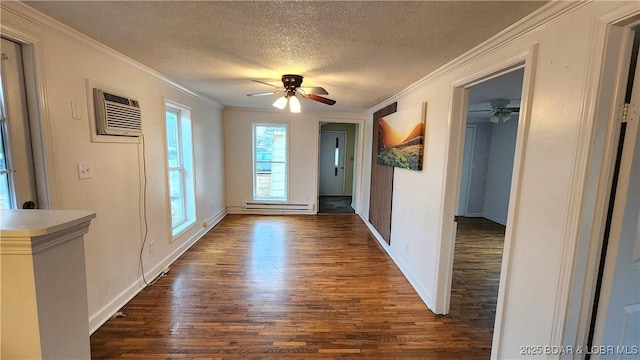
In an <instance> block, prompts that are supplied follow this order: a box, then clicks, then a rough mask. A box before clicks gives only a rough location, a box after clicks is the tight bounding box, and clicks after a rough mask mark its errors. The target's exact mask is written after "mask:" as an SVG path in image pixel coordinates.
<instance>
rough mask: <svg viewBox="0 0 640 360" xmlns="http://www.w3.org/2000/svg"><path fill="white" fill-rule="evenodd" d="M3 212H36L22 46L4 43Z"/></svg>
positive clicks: (0, 106) (0, 108)
mask: <svg viewBox="0 0 640 360" xmlns="http://www.w3.org/2000/svg"><path fill="white" fill-rule="evenodd" d="M1 49H2V54H1V59H2V60H1V61H0V63H1V65H0V77H1V83H2V86H1V87H0V209H20V208H37V206H38V204H37V196H36V186H35V174H34V167H33V154H32V150H31V133H30V131H29V119H28V113H27V101H26V92H25V84H24V72H23V65H22V53H21V46H20V44H17V43H15V42H12V41H9V40H6V39H4V38H3V39H2V47H1Z"/></svg>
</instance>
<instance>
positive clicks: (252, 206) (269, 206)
mask: <svg viewBox="0 0 640 360" xmlns="http://www.w3.org/2000/svg"><path fill="white" fill-rule="evenodd" d="M242 209H243V210H313V204H274V203H258V202H245V203H242Z"/></svg>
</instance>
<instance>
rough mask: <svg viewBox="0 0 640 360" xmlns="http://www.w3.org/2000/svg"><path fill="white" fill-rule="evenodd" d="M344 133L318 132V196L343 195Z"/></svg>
mask: <svg viewBox="0 0 640 360" xmlns="http://www.w3.org/2000/svg"><path fill="white" fill-rule="evenodd" d="M346 138H347V136H346V133H345V132H343V131H321V132H320V166H319V167H320V169H319V171H320V195H321V196H331V195H332V196H340V195H344V165H345V160H346V156H345V150H346V149H347V147H346Z"/></svg>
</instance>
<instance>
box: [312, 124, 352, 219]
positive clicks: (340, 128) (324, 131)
mask: <svg viewBox="0 0 640 360" xmlns="http://www.w3.org/2000/svg"><path fill="white" fill-rule="evenodd" d="M356 138H357V124H352V123H321V124H320V148H319V159H318V213H323V214H327V213H328V214H353V213H355V210H354V206H353V204H354V202H353V189H354V181H355V177H354V174H355V171H354V169H355V158H356V157H355V149H356Z"/></svg>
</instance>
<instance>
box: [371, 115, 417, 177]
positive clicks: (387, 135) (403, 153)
mask: <svg viewBox="0 0 640 360" xmlns="http://www.w3.org/2000/svg"><path fill="white" fill-rule="evenodd" d="M426 116H427V103H426V102H425V103H423V104H422V114H421V116H420V117H417V116H416V117H411V116H407V115H403V114H402V113H399V112H396V113H393V114H391V115H387V116H384V117H381V118H380V119H378V153H377V159H378V161H377V162H378V164H380V165H386V166H394V167H399V168H403V169H410V170H422V158H423V157H424V139H425V122H426Z"/></svg>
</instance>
